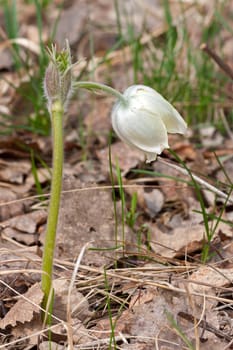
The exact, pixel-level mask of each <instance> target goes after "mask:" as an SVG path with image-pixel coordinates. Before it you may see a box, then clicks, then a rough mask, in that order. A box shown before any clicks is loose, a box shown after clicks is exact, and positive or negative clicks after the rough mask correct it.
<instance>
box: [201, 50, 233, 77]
mask: <svg viewBox="0 0 233 350" xmlns="http://www.w3.org/2000/svg"><path fill="white" fill-rule="evenodd" d="M200 49H201V50H203V51H205V52H206V53H207V54H208V55H209V56H210V57H211V58H212V59H213V60H214V61H215V62H216V63H217V65H218V66H219V67H220V68H221V69H222V70H223V71H224V72H225V73H226V75H227V76H229V77H230V78H231V79H232V80H233V70H232V69H231V67H230V66H228V64H226V63H225V62H224V61H223V60H222V59H221V57H219V56H218V55H217V54H216V52H214V51H213V50H212V49H211V48H210V47H209V46H208V45H207V44H206V43H203V44H201V46H200Z"/></svg>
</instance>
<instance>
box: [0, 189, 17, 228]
mask: <svg viewBox="0 0 233 350" xmlns="http://www.w3.org/2000/svg"><path fill="white" fill-rule="evenodd" d="M0 193H1V196H0V204H3V203H6V202H10V201H15V200H16V199H17V195H16V193H14V192H13V191H12V190H11V189H10V188H9V189H8V188H4V187H0ZM22 212H23V203H20V202H16V203H11V204H9V205H8V204H6V205H3V206H0V221H5V220H7V219H9V218H10V217H13V216H16V215H19V214H22Z"/></svg>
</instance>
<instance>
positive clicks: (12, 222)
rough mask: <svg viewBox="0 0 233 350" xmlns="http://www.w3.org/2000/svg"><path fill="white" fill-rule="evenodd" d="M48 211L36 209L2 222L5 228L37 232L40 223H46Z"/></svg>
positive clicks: (31, 232)
mask: <svg viewBox="0 0 233 350" xmlns="http://www.w3.org/2000/svg"><path fill="white" fill-rule="evenodd" d="M46 218H47V213H46V211H45V210H36V211H33V212H31V213H29V214H24V215H18V216H16V217H14V218H11V219H9V220H7V221H4V222H2V223H1V224H0V226H1V227H2V228H3V229H6V228H7V227H10V228H12V229H16V230H18V231H20V232H21V233H23V232H24V233H30V234H33V233H36V229H37V226H38V225H42V224H43V223H45V221H46Z"/></svg>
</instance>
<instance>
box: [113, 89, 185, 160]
mask: <svg viewBox="0 0 233 350" xmlns="http://www.w3.org/2000/svg"><path fill="white" fill-rule="evenodd" d="M123 97H124V99H119V100H118V101H117V102H116V104H115V106H114V107H113V110H112V115H111V118H112V126H113V129H114V130H115V132H116V134H117V135H118V136H119V137H120V138H121V139H122V140H123V141H124V142H126V143H128V144H129V145H131V146H134V147H136V148H138V149H140V150H142V151H143V152H145V154H146V156H147V162H151V161H153V160H155V159H156V156H157V154H160V153H161V152H162V151H163V150H164V149H165V148H169V145H168V135H167V133H179V134H184V133H185V132H186V129H187V125H186V123H185V121H184V120H183V118H182V117H181V115H180V114H179V113H178V111H177V110H176V109H175V108H174V107H173V106H172V105H171V104H170V103H169V102H168V101H167V100H165V98H163V96H162V95H160V94H159V93H158V92H156V91H155V90H154V89H152V88H150V87H148V86H144V85H133V86H130V87H129V88H128V89H126V90H125V92H124V93H123Z"/></svg>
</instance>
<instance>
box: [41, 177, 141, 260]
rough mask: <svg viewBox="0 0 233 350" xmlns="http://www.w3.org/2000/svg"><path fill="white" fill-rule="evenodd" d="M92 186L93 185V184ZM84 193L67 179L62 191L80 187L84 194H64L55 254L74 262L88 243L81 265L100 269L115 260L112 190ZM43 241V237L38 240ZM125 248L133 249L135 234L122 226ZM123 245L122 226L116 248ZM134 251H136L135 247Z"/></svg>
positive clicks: (76, 183)
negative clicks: (88, 248)
mask: <svg viewBox="0 0 233 350" xmlns="http://www.w3.org/2000/svg"><path fill="white" fill-rule="evenodd" d="M92 185H95V184H92ZM86 187H88V190H85V186H84V184H82V183H81V182H80V181H79V180H77V179H75V178H73V177H67V178H66V180H65V182H64V187H63V188H64V189H66V190H68V189H71V188H72V189H75V188H81V189H83V191H79V192H73V193H65V194H64V195H63V198H62V202H61V209H60V217H59V224H58V230H57V244H56V252H55V255H56V257H57V258H59V259H61V258H62V259H72V260H73V259H76V258H77V256H78V254H79V253H80V251H81V249H82V247H83V246H84V245H85V244H86V243H87V242H91V243H90V245H89V247H90V248H96V249H97V250H86V252H85V255H84V257H83V259H82V263H84V264H85V263H86V264H88V265H90V264H94V265H96V266H102V265H103V264H106V263H111V262H112V261H113V259H114V257H113V255H114V254H113V252H112V250H108V249H110V248H113V247H115V246H116V241H115V231H114V230H115V219H114V210H113V201H112V195H111V190H109V191H106V190H102V189H101V188H100V189H99V190H98V189H89V187H90V185H87V186H86ZM40 238H41V239H42V240H43V237H40ZM125 241H126V246H125V249H126V250H127V249H129V250H130V249H131V250H132V244H133V247H134V246H135V242H136V235H134V234H133V233H132V232H131V231H130V229H129V228H128V227H127V226H125ZM120 244H122V227H121V224H118V245H120ZM135 249H136V248H135Z"/></svg>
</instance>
